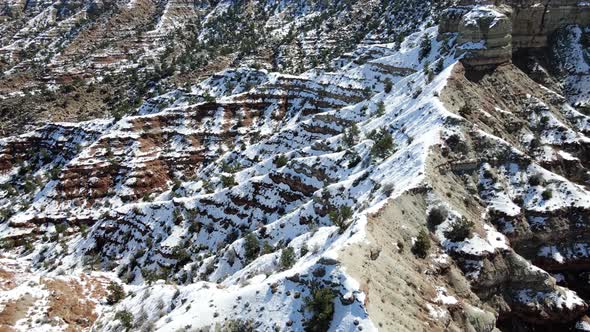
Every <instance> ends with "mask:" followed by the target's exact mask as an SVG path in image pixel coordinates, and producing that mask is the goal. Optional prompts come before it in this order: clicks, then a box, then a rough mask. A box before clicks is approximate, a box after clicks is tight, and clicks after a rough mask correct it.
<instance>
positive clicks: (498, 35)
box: [440, 0, 590, 69]
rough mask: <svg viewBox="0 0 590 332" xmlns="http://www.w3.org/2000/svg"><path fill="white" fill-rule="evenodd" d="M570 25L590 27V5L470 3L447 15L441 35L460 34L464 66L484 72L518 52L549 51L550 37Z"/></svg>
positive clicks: (513, 0)
mask: <svg viewBox="0 0 590 332" xmlns="http://www.w3.org/2000/svg"><path fill="white" fill-rule="evenodd" d="M568 24H579V25H587V24H590V4H588V3H586V2H580V1H573V0H563V1H547V2H546V3H542V2H540V1H532V0H531V1H527V0H525V1H516V0H506V1H477V0H471V1H463V2H460V3H459V4H458V5H457V6H455V7H452V8H449V9H448V10H447V11H446V12H445V14H444V15H443V18H442V20H441V23H440V32H441V33H447V32H455V33H458V43H459V49H460V50H462V51H463V52H464V54H465V55H464V59H463V63H464V64H465V65H467V66H470V67H476V68H479V69H484V68H486V67H489V66H495V65H499V64H503V63H507V62H509V61H510V59H511V57H512V52H513V51H517V50H518V49H523V48H541V47H546V46H547V39H548V38H549V36H550V35H551V34H552V33H553V32H555V31H556V30H557V29H559V28H561V27H563V26H565V25H568Z"/></svg>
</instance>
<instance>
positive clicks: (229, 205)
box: [0, 6, 590, 331]
mask: <svg viewBox="0 0 590 332" xmlns="http://www.w3.org/2000/svg"><path fill="white" fill-rule="evenodd" d="M452 10H453V11H455V10H456V9H452ZM461 10H464V11H465V12H463V14H462V15H465V14H466V15H467V17H470V18H472V19H474V20H475V22H480V21H481V22H483V23H482V24H488V25H489V24H490V23H493V22H497V21H496V19H497V18H501V19H502V20H503V19H504V17H507V16H505V14H503V13H501V12H500V11H497V10H495V9H494V8H491V7H480V6H476V7H475V8H471V7H465V8H462V9H461ZM470 22H471V21H470ZM449 26H450V24H448V22H445V21H443V22H442V23H441V28H440V30H439V29H438V28H437V27H430V28H427V27H426V26H423V27H422V29H420V30H421V31H419V32H417V33H414V34H411V35H409V36H408V37H407V38H405V40H404V41H403V43H401V44H396V43H389V44H371V45H361V46H359V47H358V48H357V49H355V50H354V51H353V52H350V53H347V54H345V55H344V56H342V57H339V58H336V59H335V60H333V61H331V62H330V66H329V67H328V68H323V67H320V68H316V69H312V70H309V71H306V72H304V73H303V74H301V75H288V74H279V73H275V72H269V71H268V70H261V69H250V68H247V67H240V68H238V69H226V70H223V71H221V72H219V73H217V74H216V75H213V76H211V77H209V78H207V79H205V80H204V81H202V82H201V83H199V84H197V85H194V86H191V87H190V88H186V89H184V88H180V89H174V90H171V91H170V92H168V93H165V94H162V95H160V96H158V97H155V98H152V99H150V100H149V101H147V102H145V103H143V105H142V106H141V107H139V108H138V109H137V110H136V111H135V112H133V114H132V115H127V116H123V117H122V118H120V119H118V118H112V119H107V120H91V121H87V122H81V123H56V124H51V125H46V126H44V127H41V128H38V129H37V130H35V131H32V132H30V133H28V134H24V135H20V136H14V137H9V138H4V139H1V140H0V171H1V172H2V173H1V174H2V175H1V177H0V183H2V187H0V190H1V191H0V208H1V209H2V210H1V211H2V213H0V218H1V221H2V222H1V223H0V235H1V239H2V244H3V248H4V249H5V251H6V254H5V255H6V256H7V258H5V259H4V260H2V261H0V264H2V265H3V266H5V267H4V268H2V270H0V271H1V272H2V273H3V275H7V276H14V275H16V274H19V275H23V278H25V277H26V278H32V279H35V278H36V276H43V277H42V279H44V280H45V281H41V282H37V281H35V282H28V283H24V284H23V285H19V286H18V287H13V286H7V287H5V288H3V290H2V292H0V301H2V302H1V303H2V304H3V305H4V307H5V308H11V309H10V313H11V315H10V317H8V318H4V317H7V315H6V314H5V313H6V312H7V311H6V309H3V314H4V316H2V317H3V318H4V319H2V320H1V321H0V324H4V325H3V327H4V326H6V328H13V329H17V330H34V329H38V330H60V329H63V328H71V329H80V330H84V329H88V328H89V327H90V326H91V325H92V326H93V328H94V329H96V330H104V331H116V330H121V329H133V330H154V329H157V330H162V331H170V330H216V329H218V330H239V331H242V330H246V331H247V330H261V331H267V330H283V329H284V330H303V329H308V330H311V329H312V328H314V327H315V328H317V329H320V330H323V328H325V329H327V328H328V327H329V328H330V330H333V331H336V330H346V331H350V330H377V329H379V330H386V331H406V330H407V331H410V330H428V331H432V330H440V331H443V330H470V331H493V330H495V329H501V330H555V329H569V330H572V329H574V328H578V329H580V330H582V329H583V328H584V326H585V324H586V323H585V322H586V321H588V318H587V317H586V316H585V313H586V310H587V308H588V305H587V303H586V300H588V291H587V286H585V282H584V280H585V278H586V276H587V269H588V267H587V266H586V264H587V256H588V255H587V250H586V248H587V246H588V244H587V243H588V240H589V239H588V238H587V235H586V234H587V232H586V227H587V226H586V225H587V224H588V221H589V220H588V216H589V215H590V214H589V213H588V212H589V211H588V210H589V209H590V192H589V191H588V143H589V142H590V139H589V138H588V137H587V134H588V116H587V115H585V114H584V113H583V112H584V111H585V107H586V106H585V105H587V103H588V100H587V96H586V94H585V91H586V90H585V89H584V87H585V84H586V83H585V82H586V78H587V71H586V72H585V71H584V68H587V66H588V64H587V59H588V53H589V52H590V50H588V47H587V45H585V44H584V42H583V40H584V39H583V38H584V36H586V35H587V32H588V30H587V28H584V27H579V26H570V27H567V28H564V29H563V30H561V29H559V31H560V33H562V34H560V35H559V36H561V37H560V38H558V39H557V41H558V42H556V43H555V44H551V45H550V46H551V47H553V48H554V49H553V50H552V51H550V50H545V52H530V54H529V55H528V56H527V58H526V59H527V60H526V61H521V60H522V59H523V58H520V57H519V55H518V54H519V53H514V54H515V55H514V56H515V61H514V63H515V64H512V63H511V60H510V59H509V58H508V59H507V58H506V57H505V56H503V55H504V53H501V54H502V57H500V58H497V59H499V60H498V61H489V59H493V57H490V55H493V54H498V53H494V52H487V50H488V48H490V47H492V48H493V47H495V45H496V44H494V43H488V42H489V41H490V40H497V36H498V35H494V36H492V37H493V38H490V37H489V36H490V35H489V34H488V35H483V37H484V38H487V39H484V40H482V42H481V43H480V42H476V41H475V40H474V39H473V38H465V35H462V33H464V32H462V31H464V30H459V31H456V32H454V31H452V29H446V30H445V28H444V27H447V28H448V27H449ZM481 26H483V25H480V27H481ZM498 27H501V26H498ZM468 31H470V32H469V33H471V32H473V30H468ZM457 43H459V44H457ZM473 43H475V44H477V46H478V48H471V47H469V46H470V45H471V44H473ZM505 46H506V44H502V46H500V47H501V48H503V47H505ZM470 50H471V51H470ZM473 50H476V51H473ZM548 54H549V55H548ZM478 57H480V58H478ZM481 59H485V62H484V61H479V60H481ZM550 61H552V62H551V63H555V64H557V66H556V67H557V68H559V69H561V71H560V72H553V71H551V70H548V69H546V67H545V66H546V63H549V62H550ZM584 66H586V67H584ZM560 82H564V85H563V86H564V88H563V90H562V89H561V88H560V84H559V83H560ZM428 244H430V245H428ZM429 246H431V247H430V248H429ZM15 264H16V266H17V267H15ZM26 266H30V271H24V269H25V268H24V267H26ZM88 270H91V271H92V270H94V271H95V272H89V271H88ZM96 271H101V272H100V273H99V272H96ZM64 274H65V276H63V275H64ZM6 279H10V280H13V279H14V277H10V278H8V277H6ZM110 281H114V282H116V283H120V284H123V285H124V288H125V291H126V293H127V296H125V297H122V298H121V299H120V300H119V299H118V301H107V300H105V296H106V295H107V293H109V291H107V292H106V293H105V292H104V291H102V290H103V289H105V288H106V287H105V285H106V284H107V283H109V282H110ZM52 283H67V284H68V285H70V287H69V288H70V289H75V290H76V291H77V292H78V293H77V294H83V296H82V295H79V296H80V297H81V298H82V297H83V298H84V301H85V303H86V304H87V306H86V308H88V310H89V311H90V312H93V313H94V314H93V315H91V317H90V318H89V320H88V321H84V322H82V321H79V320H76V317H78V316H77V315H79V312H78V313H76V312H74V311H73V310H71V311H72V312H69V311H68V310H66V311H65V312H61V313H60V314H59V315H57V316H51V317H58V318H57V319H55V320H52V321H51V322H53V323H50V322H48V321H46V320H33V321H28V320H27V315H29V316H31V315H32V314H29V312H33V310H32V309H31V311H29V309H30V308H36V309H35V310H34V312H38V313H39V315H42V314H43V313H51V312H53V311H54V310H55V307H56V306H57V305H58V304H48V305H46V304H45V303H52V302H51V301H50V296H51V294H54V293H52V292H51V286H49V285H48V284H52ZM89 285H90V286H89ZM92 289H100V291H94V292H93V291H92ZM110 291H111V292H112V290H110ZM33 292H36V293H38V294H39V295H38V296H37V297H36V298H31V296H30V295H28V294H30V293H33ZM113 302H114V303H113ZM70 314H71V315H70ZM70 316H71V317H74V319H69V318H67V317H70ZM31 317H32V316H31Z"/></svg>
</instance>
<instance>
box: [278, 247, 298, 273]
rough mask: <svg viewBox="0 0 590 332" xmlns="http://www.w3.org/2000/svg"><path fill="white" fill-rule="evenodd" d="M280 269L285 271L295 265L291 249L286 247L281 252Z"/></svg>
mask: <svg viewBox="0 0 590 332" xmlns="http://www.w3.org/2000/svg"><path fill="white" fill-rule="evenodd" d="M280 264H281V268H282V269H283V270H287V269H289V268H291V266H293V264H295V250H294V249H293V247H287V248H285V249H283V250H282V251H281V260H280Z"/></svg>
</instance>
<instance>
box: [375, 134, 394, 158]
mask: <svg viewBox="0 0 590 332" xmlns="http://www.w3.org/2000/svg"><path fill="white" fill-rule="evenodd" d="M374 141H375V144H373V147H371V156H372V157H374V158H379V159H385V158H387V157H389V156H390V155H391V154H393V153H394V152H395V148H394V144H393V138H392V137H391V134H390V133H389V132H387V131H386V130H381V131H379V132H378V133H377V134H376V137H375V138H374Z"/></svg>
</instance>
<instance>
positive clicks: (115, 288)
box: [107, 281, 125, 305]
mask: <svg viewBox="0 0 590 332" xmlns="http://www.w3.org/2000/svg"><path fill="white" fill-rule="evenodd" d="M107 292H108V294H107V303H108V304H110V305H113V304H116V303H119V302H120V301H121V300H122V299H124V298H125V290H124V289H123V287H122V286H121V285H119V284H118V283H116V282H114V281H111V283H110V284H109V286H108V287H107Z"/></svg>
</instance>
